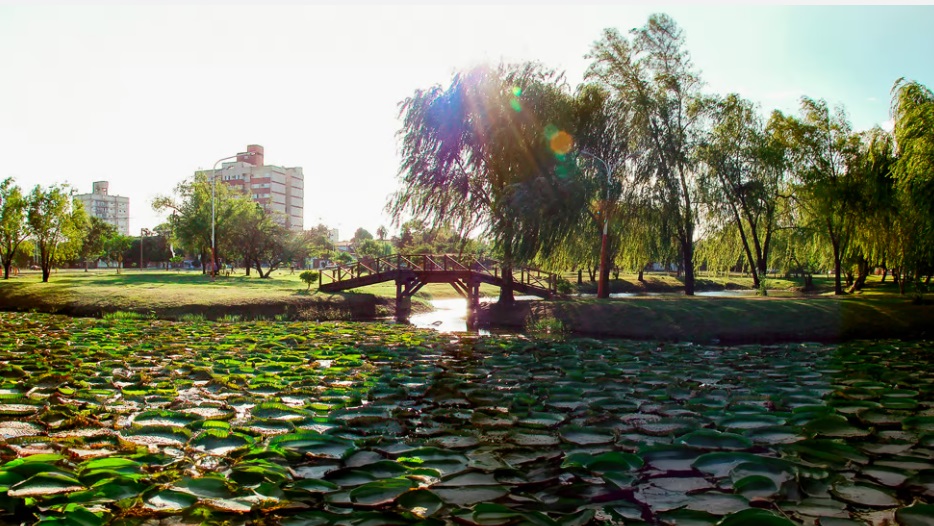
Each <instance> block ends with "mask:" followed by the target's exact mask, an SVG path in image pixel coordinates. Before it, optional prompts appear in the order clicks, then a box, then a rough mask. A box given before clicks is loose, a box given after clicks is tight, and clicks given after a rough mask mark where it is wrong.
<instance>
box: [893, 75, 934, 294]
mask: <svg viewBox="0 0 934 526" xmlns="http://www.w3.org/2000/svg"><path fill="white" fill-rule="evenodd" d="M892 117H893V119H894V121H895V126H894V131H893V133H894V135H895V143H896V145H897V151H896V153H897V156H898V160H897V161H896V162H895V166H894V170H893V173H894V176H895V185H896V189H897V194H898V202H899V206H900V209H901V212H900V214H899V218H900V220H901V221H903V223H904V225H905V228H904V229H902V235H903V236H905V237H906V239H905V240H904V241H905V242H906V243H907V245H906V247H905V251H904V255H903V256H902V257H901V262H900V264H901V266H903V267H905V268H906V270H907V271H906V272H905V274H907V275H913V276H914V277H915V278H916V279H920V277H921V275H922V273H923V272H925V271H926V272H927V273H928V274H929V275H930V273H931V269H932V268H934V93H932V92H931V90H930V89H928V88H927V87H925V86H923V85H921V84H919V83H918V82H914V81H908V80H905V79H899V80H897V81H896V82H895V85H894V86H893V87H892ZM908 269H910V270H908Z"/></svg>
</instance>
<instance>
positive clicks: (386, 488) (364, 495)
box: [350, 478, 416, 507]
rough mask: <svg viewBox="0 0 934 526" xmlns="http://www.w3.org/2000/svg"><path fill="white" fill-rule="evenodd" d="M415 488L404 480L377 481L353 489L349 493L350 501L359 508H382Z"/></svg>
mask: <svg viewBox="0 0 934 526" xmlns="http://www.w3.org/2000/svg"><path fill="white" fill-rule="evenodd" d="M415 486H416V484H415V482H413V481H411V480H409V479H406V478H392V479H384V480H377V481H375V482H370V483H367V484H364V485H362V486H360V487H358V488H355V489H354V490H353V491H351V492H350V500H351V501H352V502H354V503H355V504H359V505H361V506H373V507H375V506H382V505H386V504H390V503H392V502H394V501H395V500H396V499H397V498H399V496H400V495H402V494H403V493H405V492H407V491H409V490H411V489H413V488H415Z"/></svg>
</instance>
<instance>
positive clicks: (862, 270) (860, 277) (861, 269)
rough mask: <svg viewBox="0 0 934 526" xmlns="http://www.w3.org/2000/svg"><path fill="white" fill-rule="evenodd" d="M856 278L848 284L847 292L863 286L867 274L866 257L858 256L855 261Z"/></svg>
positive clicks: (867, 263) (860, 288) (861, 288)
mask: <svg viewBox="0 0 934 526" xmlns="http://www.w3.org/2000/svg"><path fill="white" fill-rule="evenodd" d="M856 272H857V274H856V279H855V280H854V281H853V285H851V286H850V290H849V291H848V292H851V293H852V292H855V291H857V290H863V287H864V286H865V285H866V278H867V277H868V276H869V261H867V260H866V258H864V257H862V256H860V258H859V259H858V260H857V262H856Z"/></svg>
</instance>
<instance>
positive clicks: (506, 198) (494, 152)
mask: <svg viewBox="0 0 934 526" xmlns="http://www.w3.org/2000/svg"><path fill="white" fill-rule="evenodd" d="M569 109H570V104H569V98H568V97H567V95H566V93H564V91H563V85H562V83H561V78H560V76H558V75H557V74H555V73H554V72H552V71H548V70H546V69H544V68H542V67H541V66H539V65H537V64H520V65H509V66H507V65H501V66H499V67H497V68H492V67H478V68H475V69H473V70H470V71H467V72H458V73H457V74H455V76H454V78H453V80H452V81H451V84H450V85H449V87H448V88H447V89H443V88H442V87H440V86H434V87H432V88H430V89H427V90H419V91H417V92H416V93H415V94H414V95H413V96H412V97H409V98H407V99H406V100H405V101H403V103H402V104H401V114H402V116H403V125H402V129H401V130H400V135H401V136H402V159H403V161H402V167H401V169H400V179H401V181H400V186H401V187H402V189H401V190H399V191H397V192H396V194H394V196H393V197H392V198H391V200H390V203H389V204H388V210H389V211H390V212H391V213H392V214H393V216H394V218H395V220H396V221H397V222H398V221H400V220H401V218H402V217H404V216H410V217H412V218H413V219H416V220H419V221H425V222H429V223H432V224H437V225H449V226H450V228H452V229H453V230H454V231H455V232H458V233H459V234H460V235H461V236H465V235H466V234H467V233H469V232H471V231H473V230H475V229H477V228H482V229H483V230H484V232H485V234H486V235H487V236H488V237H489V239H491V240H492V241H493V243H494V245H495V248H496V249H497V250H498V252H499V253H500V257H501V259H502V260H503V261H504V262H505V263H506V267H505V268H504V276H511V270H510V268H511V265H512V264H513V263H515V262H523V261H529V260H531V259H532V258H533V257H534V256H536V255H537V254H539V253H543V252H544V253H548V252H551V251H552V250H554V248H555V247H556V245H557V242H558V241H559V239H560V237H561V236H563V235H565V233H566V232H567V231H568V229H567V228H562V226H565V225H563V224H556V223H555V222H556V221H557V222H558V223H560V222H561V221H564V220H565V219H566V218H567V214H564V213H556V212H559V210H560V208H561V207H562V206H564V203H565V201H564V200H563V197H564V195H565V194H566V191H567V190H568V189H569V188H571V185H570V184H569V183H568V182H567V180H566V179H565V178H562V177H560V176H559V174H561V173H563V174H568V173H569V172H570V171H572V170H573V164H572V163H570V162H569V160H568V159H567V157H566V155H565V154H566V153H567V152H568V151H569V148H570V146H571V144H570V136H569V135H568V134H567V132H566V131H562V130H566V129H567V128H568V127H569V124H570V111H569ZM507 283H511V281H509V280H508V279H507ZM500 300H501V301H512V300H513V294H512V288H511V287H510V286H507V287H504V288H503V289H502V292H501V297H500Z"/></svg>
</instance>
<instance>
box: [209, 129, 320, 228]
mask: <svg viewBox="0 0 934 526" xmlns="http://www.w3.org/2000/svg"><path fill="white" fill-rule="evenodd" d="M205 172H210V170H205ZM207 175H208V178H209V180H210V174H209V173H208V174H207ZM214 177H216V178H217V182H218V183H221V182H223V183H224V184H226V185H228V186H230V187H232V188H235V189H237V190H239V191H241V192H243V193H244V194H246V195H248V196H250V198H251V199H252V200H253V201H254V202H256V203H259V204H261V205H263V207H265V208H266V210H267V211H269V212H274V213H275V214H276V216H277V217H278V218H279V220H280V221H282V223H283V224H284V225H285V226H286V227H288V228H289V229H291V230H295V231H301V230H302V229H303V228H304V226H305V220H304V218H305V175H304V174H303V173H302V168H301V167H300V166H296V167H291V168H288V167H283V166H273V165H267V164H266V163H265V152H264V149H263V147H262V146H260V145H258V144H251V145H249V146H247V150H246V152H244V153H241V154H239V155H238V156H237V159H236V161H232V162H226V163H223V164H222V165H221V167H220V168H219V169H218V170H217V171H216V172H214Z"/></svg>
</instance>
